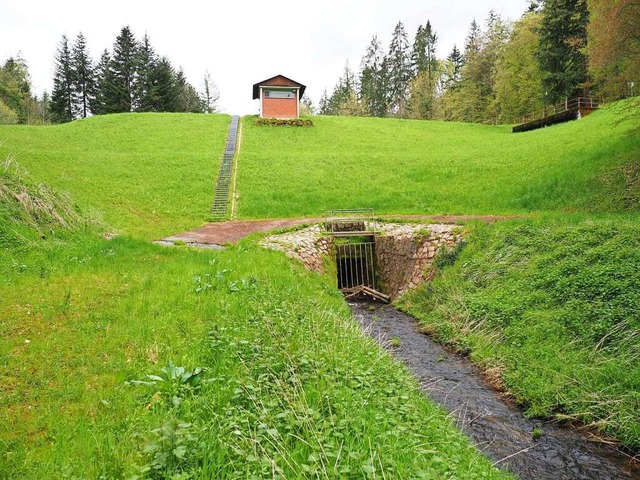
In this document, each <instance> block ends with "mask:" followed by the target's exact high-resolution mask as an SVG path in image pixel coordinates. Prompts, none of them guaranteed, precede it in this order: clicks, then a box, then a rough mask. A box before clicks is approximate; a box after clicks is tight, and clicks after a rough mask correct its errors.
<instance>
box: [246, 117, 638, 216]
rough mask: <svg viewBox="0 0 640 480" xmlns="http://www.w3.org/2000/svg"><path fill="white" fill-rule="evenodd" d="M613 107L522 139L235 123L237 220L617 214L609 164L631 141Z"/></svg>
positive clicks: (338, 125) (364, 123)
mask: <svg viewBox="0 0 640 480" xmlns="http://www.w3.org/2000/svg"><path fill="white" fill-rule="evenodd" d="M617 108H619V106H616V107H614V108H609V109H605V110H603V111H600V112H597V113H595V114H593V115H591V116H589V117H587V118H585V119H583V120H581V121H579V122H571V123H567V124H564V125H558V126H554V127H553V128H548V129H544V130H537V131H533V132H529V133H525V134H512V133H511V130H510V128H509V127H506V126H498V127H493V126H483V125H471V124H457V123H443V122H426V121H410V120H393V119H376V118H347V117H314V119H313V120H314V122H315V127H313V128H282V127H279V128H278V127H264V126H262V127H258V126H256V125H254V124H253V122H252V118H251V117H249V118H245V119H244V124H243V125H244V134H243V137H244V138H243V145H242V151H241V155H240V160H239V167H238V168H239V179H238V191H239V194H240V202H239V213H240V216H241V217H244V218H261V217H294V216H305V215H317V214H319V213H321V212H323V211H324V210H326V209H333V208H359V207H373V208H375V209H376V212H377V213H448V214H471V213H485V214H505V213H524V212H532V211H534V212H535V211H550V210H553V211H556V210H573V209H580V210H582V209H587V210H605V211H607V210H612V209H613V210H622V209H624V208H625V204H624V202H625V199H624V198H623V197H624V192H623V191H622V188H623V187H621V185H620V182H618V178H619V177H620V173H619V172H617V167H618V166H619V165H621V164H624V163H625V162H627V161H628V160H629V158H632V157H633V155H637V152H638V149H640V135H636V136H630V135H626V134H625V132H627V131H628V129H629V125H628V124H626V123H623V124H619V125H616V121H617V119H618V118H619V116H618V113H617V111H616V109H617ZM603 176H604V178H606V179H607V180H608V181H605V182H603V181H602V178H603ZM594 199H597V202H596V204H594V203H593V202H594Z"/></svg>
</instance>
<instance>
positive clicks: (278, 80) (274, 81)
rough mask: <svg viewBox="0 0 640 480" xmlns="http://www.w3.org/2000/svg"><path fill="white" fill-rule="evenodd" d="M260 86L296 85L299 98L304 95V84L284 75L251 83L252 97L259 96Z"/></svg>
mask: <svg viewBox="0 0 640 480" xmlns="http://www.w3.org/2000/svg"><path fill="white" fill-rule="evenodd" d="M260 87H298V88H299V89H300V98H302V95H304V91H305V90H306V89H307V87H306V86H304V85H302V84H301V83H298V82H296V81H295V80H291V79H290V78H287V77H285V76H284V75H276V76H275V77H271V78H267V79H266V80H263V81H261V82H258V83H256V84H254V85H253V99H254V100H255V99H256V98H260Z"/></svg>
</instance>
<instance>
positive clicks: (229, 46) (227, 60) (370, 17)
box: [0, 0, 528, 115]
mask: <svg viewBox="0 0 640 480" xmlns="http://www.w3.org/2000/svg"><path fill="white" fill-rule="evenodd" d="M527 5H528V1H527V0H369V1H365V0H318V1H315V2H305V1H298V2H291V1H279V2H278V1H274V0H271V1H260V2H259V1H254V0H228V1H225V2H219V1H215V0H209V1H199V0H182V1H172V2H167V1H165V0H155V1H148V0H127V1H125V0H110V1H106V2H92V1H87V0H0V61H1V62H4V60H6V59H7V58H9V57H11V56H16V55H17V54H18V53H19V52H20V53H21V54H22V56H23V58H24V59H25V60H26V61H27V64H28V66H29V72H30V74H31V79H32V84H33V89H34V93H36V94H38V95H40V94H42V92H43V91H45V90H47V91H49V92H51V88H52V84H53V81H52V76H53V69H54V55H55V52H56V48H57V45H58V43H59V41H60V38H61V37H62V35H63V34H65V35H67V36H68V37H69V38H70V39H73V38H75V36H76V35H77V34H78V33H79V32H82V33H84V35H85V37H86V39H87V44H88V47H89V50H90V53H91V56H92V57H93V58H94V60H96V61H97V60H98V59H99V57H100V54H101V53H102V51H103V50H104V49H105V48H108V49H109V50H111V49H112V46H113V42H114V41H115V38H116V36H117V35H118V33H119V32H120V29H121V28H122V27H124V26H126V25H129V26H130V27H131V29H132V30H133V32H134V34H135V35H136V37H137V38H142V36H143V35H144V34H145V33H146V34H148V35H149V37H150V39H151V44H152V46H153V47H154V48H155V50H156V52H157V53H158V54H160V55H166V56H168V57H169V59H170V60H171V62H172V64H173V65H174V66H176V67H181V68H182V69H183V70H184V72H185V75H186V76H187V79H188V80H189V82H190V83H191V84H192V85H193V86H194V87H196V89H198V90H199V91H200V90H202V89H203V79H204V75H205V72H208V73H209V74H210V75H211V79H212V80H213V81H214V82H215V84H216V85H217V87H218V89H219V91H220V100H219V102H218V106H219V108H220V110H221V111H222V112H225V113H229V114H238V115H245V114H253V113H257V112H258V101H257V100H252V98H251V97H252V95H251V87H252V85H253V84H254V83H257V82H259V81H262V80H265V79H267V78H270V77H273V76H275V75H277V74H282V75H285V76H287V77H289V78H291V79H293V80H295V81H297V82H299V83H302V84H304V85H306V86H307V93H308V94H309V96H310V97H311V99H312V100H313V102H314V104H315V105H316V106H317V104H318V101H319V99H320V96H321V95H322V92H323V91H324V89H325V88H326V89H327V90H328V91H329V93H331V90H332V89H333V86H334V85H335V83H336V81H337V80H338V77H339V76H340V75H341V74H342V71H343V70H344V65H345V62H346V61H349V63H350V65H351V67H352V69H353V70H357V69H358V68H359V65H360V60H361V58H362V56H363V54H364V52H365V50H366V48H367V45H368V44H369V43H370V41H371V38H372V37H373V35H376V34H377V35H378V38H379V39H380V40H381V41H382V43H383V48H384V49H385V51H386V50H387V48H388V45H389V42H390V40H391V32H392V31H393V29H394V27H395V25H396V24H397V22H398V21H402V23H403V24H404V25H405V28H406V30H407V33H408V35H409V41H410V42H411V43H412V42H413V37H414V35H415V32H416V30H417V28H418V26H419V25H424V24H425V23H426V22H427V20H430V21H431V24H432V26H433V28H434V29H435V30H436V33H437V35H438V45H437V54H438V57H439V58H444V57H446V56H447V55H448V54H449V52H450V51H451V49H452V48H453V45H454V44H457V45H458V47H460V48H462V46H463V45H464V39H465V37H466V34H467V32H468V30H469V25H470V24H471V22H472V20H474V19H475V20H476V21H477V22H478V23H479V24H483V23H484V21H485V19H486V18H487V16H488V14H489V11H490V10H492V9H493V10H495V11H496V12H498V13H499V14H500V15H501V16H502V17H503V18H504V19H506V20H517V19H518V18H519V17H520V16H521V15H522V13H523V12H524V11H525V10H526V8H527Z"/></svg>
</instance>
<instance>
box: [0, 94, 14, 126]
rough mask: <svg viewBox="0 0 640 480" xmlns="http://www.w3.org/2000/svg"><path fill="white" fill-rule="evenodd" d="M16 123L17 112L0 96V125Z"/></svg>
mask: <svg viewBox="0 0 640 480" xmlns="http://www.w3.org/2000/svg"><path fill="white" fill-rule="evenodd" d="M16 123H18V114H17V113H16V112H14V111H13V110H12V109H10V108H9V107H8V106H7V105H6V104H5V103H4V102H3V101H2V99H1V98H0V125H15V124H16Z"/></svg>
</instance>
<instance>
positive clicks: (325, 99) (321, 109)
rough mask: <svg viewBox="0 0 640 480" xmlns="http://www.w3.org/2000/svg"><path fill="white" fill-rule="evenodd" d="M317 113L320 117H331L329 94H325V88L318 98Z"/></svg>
mask: <svg viewBox="0 0 640 480" xmlns="http://www.w3.org/2000/svg"><path fill="white" fill-rule="evenodd" d="M318 113H319V114H320V115H331V112H330V111H329V94H328V93H327V89H326V88H325V89H324V91H323V92H322V95H321V96H320V101H319V102H318Z"/></svg>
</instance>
